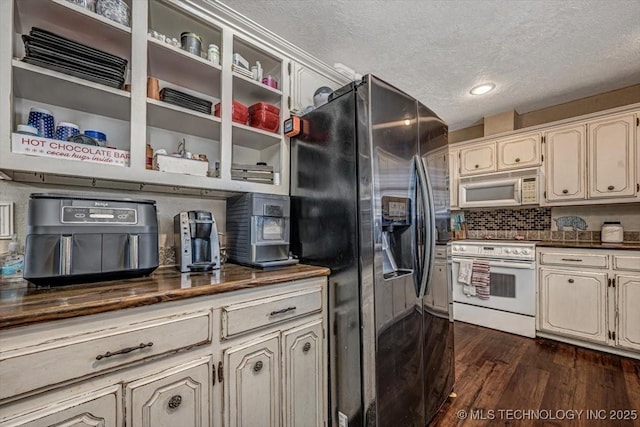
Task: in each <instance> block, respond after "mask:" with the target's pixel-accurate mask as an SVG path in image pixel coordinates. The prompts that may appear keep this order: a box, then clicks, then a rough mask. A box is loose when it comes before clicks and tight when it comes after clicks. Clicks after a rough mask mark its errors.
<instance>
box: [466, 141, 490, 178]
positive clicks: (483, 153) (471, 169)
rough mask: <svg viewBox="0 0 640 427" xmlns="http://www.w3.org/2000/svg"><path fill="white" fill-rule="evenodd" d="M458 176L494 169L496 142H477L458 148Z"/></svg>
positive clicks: (487, 171)
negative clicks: (476, 143)
mask: <svg viewBox="0 0 640 427" xmlns="http://www.w3.org/2000/svg"><path fill="white" fill-rule="evenodd" d="M459 155H460V176H467V175H476V174H483V173H489V172H495V171H496V144H495V142H491V143H488V144H478V145H473V146H471V147H467V148H462V149H460V154H459Z"/></svg>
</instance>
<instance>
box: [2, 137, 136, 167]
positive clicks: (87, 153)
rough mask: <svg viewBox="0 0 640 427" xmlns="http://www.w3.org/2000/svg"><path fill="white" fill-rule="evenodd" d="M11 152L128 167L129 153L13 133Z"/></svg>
mask: <svg viewBox="0 0 640 427" xmlns="http://www.w3.org/2000/svg"><path fill="white" fill-rule="evenodd" d="M11 151H13V152H14V153H23V154H30V155H33V156H42V157H55V158H59V159H69V160H77V161H80V162H88V163H101V164H106V165H115V166H128V165H129V152H128V151H125V150H116V149H113V148H106V147H97V146H94V145H85V144H78V143H75V142H68V141H59V140H57V139H49V138H40V137H37V136H30V135H23V134H18V133H14V134H13V135H12V138H11Z"/></svg>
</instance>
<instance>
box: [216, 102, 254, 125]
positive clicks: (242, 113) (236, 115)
mask: <svg viewBox="0 0 640 427" xmlns="http://www.w3.org/2000/svg"><path fill="white" fill-rule="evenodd" d="M232 111H233V116H232V117H231V120H233V121H234V122H236V123H241V124H243V125H246V124H247V121H248V120H249V109H248V108H247V107H245V106H244V105H242V104H241V103H239V102H238V101H233V107H232ZM213 115H214V116H216V117H220V103H219V102H218V103H217V104H216V106H215V107H214V111H213Z"/></svg>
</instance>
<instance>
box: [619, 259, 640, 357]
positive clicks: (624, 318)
mask: <svg viewBox="0 0 640 427" xmlns="http://www.w3.org/2000/svg"><path fill="white" fill-rule="evenodd" d="M636 261H637V266H640V257H638V258H637V259H636ZM615 283H616V288H617V290H618V294H617V299H618V318H617V321H618V334H617V336H616V340H617V341H616V344H617V345H618V346H619V347H624V348H627V349H629V350H635V351H640V309H638V303H640V275H636V276H629V275H623V274H621V275H616V277H615Z"/></svg>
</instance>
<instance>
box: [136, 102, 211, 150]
mask: <svg viewBox="0 0 640 427" xmlns="http://www.w3.org/2000/svg"><path fill="white" fill-rule="evenodd" d="M220 122H221V120H220V119H219V118H218V117H216V116H214V115H211V114H204V113H200V112H198V111H194V110H189V109H188V108H183V107H179V106H177V105H173V104H169V103H167V102H163V101H158V100H155V99H151V98H147V126H152V127H157V128H160V129H166V130H170V131H174V132H179V133H184V134H187V135H193V136H198V137H201V138H205V139H213V140H216V141H219V140H220Z"/></svg>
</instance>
